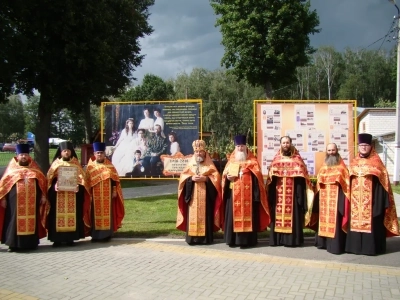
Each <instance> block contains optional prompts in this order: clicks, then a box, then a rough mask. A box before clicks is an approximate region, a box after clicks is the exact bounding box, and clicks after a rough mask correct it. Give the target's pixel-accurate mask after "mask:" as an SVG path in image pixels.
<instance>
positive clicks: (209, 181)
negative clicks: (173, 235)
mask: <svg viewBox="0 0 400 300" xmlns="http://www.w3.org/2000/svg"><path fill="white" fill-rule="evenodd" d="M192 146H193V152H194V155H193V156H192V157H191V158H190V160H189V162H188V164H187V166H186V167H185V169H184V170H183V172H182V173H181V176H180V178H179V185H178V213H177V218H176V228H177V229H179V230H182V231H185V232H186V242H187V243H188V244H189V245H194V244H211V243H212V242H213V232H214V231H218V230H219V229H220V227H221V219H220V208H221V200H222V199H221V176H220V174H219V173H218V170H217V169H216V167H215V166H214V163H213V161H212V159H211V158H210V155H209V154H208V153H207V151H206V143H205V142H204V141H203V140H196V141H194V142H193V144H192Z"/></svg>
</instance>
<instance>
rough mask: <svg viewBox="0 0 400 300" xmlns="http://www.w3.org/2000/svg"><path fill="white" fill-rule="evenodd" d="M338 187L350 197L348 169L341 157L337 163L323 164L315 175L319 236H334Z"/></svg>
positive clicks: (344, 221)
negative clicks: (317, 195) (332, 164)
mask: <svg viewBox="0 0 400 300" xmlns="http://www.w3.org/2000/svg"><path fill="white" fill-rule="evenodd" d="M339 187H340V188H341V189H342V191H343V193H344V195H345V197H346V198H347V199H350V177H349V171H348V170H347V167H346V165H345V164H344V162H343V160H342V159H341V158H340V162H339V164H338V165H335V166H327V165H326V164H324V165H323V166H322V167H321V168H320V170H319V172H318V175H317V185H316V191H315V192H316V193H319V217H318V218H319V222H318V224H319V228H318V235H320V236H323V237H329V238H333V237H334V236H335V229H336V220H337V213H338V196H339ZM346 222H347V220H346V218H344V219H343V224H340V226H342V225H344V224H345V223H346ZM311 225H313V224H311ZM343 229H344V228H343Z"/></svg>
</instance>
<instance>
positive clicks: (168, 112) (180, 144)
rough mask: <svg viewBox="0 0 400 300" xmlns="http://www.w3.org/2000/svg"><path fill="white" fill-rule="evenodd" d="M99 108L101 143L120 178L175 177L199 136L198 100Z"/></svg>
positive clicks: (103, 106)
mask: <svg viewBox="0 0 400 300" xmlns="http://www.w3.org/2000/svg"><path fill="white" fill-rule="evenodd" d="M184 101H185V102H184ZM102 109H103V110H102V113H103V115H102V124H101V132H102V141H104V142H105V143H106V155H107V157H108V158H110V159H111V161H112V163H113V165H114V166H115V168H116V169H117V172H118V175H119V176H120V177H123V178H141V179H144V178H148V179H154V178H173V177H176V176H177V177H179V174H180V172H181V171H182V170H183V168H184V167H185V166H186V164H185V162H187V161H188V159H189V158H190V157H191V155H192V154H193V148H192V142H193V141H194V140H196V139H198V138H199V136H201V130H200V128H201V125H200V124H201V120H200V116H201V113H200V112H201V100H178V101H163V102H153V101H151V102H134V103H132V102H103V103H102Z"/></svg>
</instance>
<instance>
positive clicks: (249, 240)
mask: <svg viewBox="0 0 400 300" xmlns="http://www.w3.org/2000/svg"><path fill="white" fill-rule="evenodd" d="M234 143H235V150H234V151H233V153H232V154H231V155H230V157H229V161H228V163H227V164H226V166H225V169H224V172H223V174H222V199H223V207H224V210H225V215H224V216H225V219H224V224H223V230H224V240H225V243H226V244H227V245H229V246H230V247H235V246H239V247H241V248H246V247H254V246H256V245H257V242H258V239H257V232H261V231H263V230H265V229H266V228H267V226H268V225H269V222H270V218H269V209H268V203H267V198H266V193H265V185H264V180H263V177H262V173H261V169H260V165H259V163H258V161H257V159H256V157H255V156H254V155H253V153H252V152H251V151H248V149H247V146H246V136H245V135H238V136H235V138H234Z"/></svg>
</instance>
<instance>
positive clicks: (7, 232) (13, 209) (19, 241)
mask: <svg viewBox="0 0 400 300" xmlns="http://www.w3.org/2000/svg"><path fill="white" fill-rule="evenodd" d="M35 181H36V224H35V225H36V226H35V233H34V234H29V235H17V186H16V185H14V186H13V187H12V188H11V190H10V192H9V193H8V194H7V196H6V197H5V198H6V201H7V207H6V211H5V215H4V225H3V232H2V239H1V243H2V244H6V245H7V246H9V247H10V248H18V249H26V250H29V249H36V247H37V246H38V245H39V234H38V226H37V224H38V222H40V199H41V195H42V192H41V191H40V188H39V185H38V182H37V180H35Z"/></svg>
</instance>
